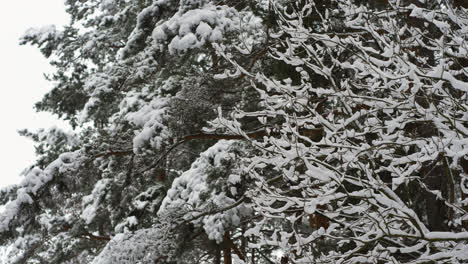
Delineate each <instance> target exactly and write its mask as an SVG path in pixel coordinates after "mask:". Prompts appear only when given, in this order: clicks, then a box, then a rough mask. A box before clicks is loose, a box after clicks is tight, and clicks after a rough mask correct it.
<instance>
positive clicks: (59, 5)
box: [0, 0, 68, 186]
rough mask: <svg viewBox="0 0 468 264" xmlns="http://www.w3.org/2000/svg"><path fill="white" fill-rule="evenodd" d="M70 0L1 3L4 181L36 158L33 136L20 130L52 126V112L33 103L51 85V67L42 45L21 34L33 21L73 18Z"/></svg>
mask: <svg viewBox="0 0 468 264" xmlns="http://www.w3.org/2000/svg"><path fill="white" fill-rule="evenodd" d="M63 2H64V0H40V1H37V0H14V1H6V2H4V3H2V8H0V34H1V35H0V40H1V41H0V77H1V82H0V86H1V89H2V94H1V96H0V120H1V129H0V146H1V148H0V166H1V168H2V169H1V173H0V186H5V185H9V184H12V183H15V182H18V181H19V174H20V172H21V171H22V170H23V169H24V168H25V167H26V166H28V165H30V164H32V163H33V161H34V148H33V143H32V141H29V140H28V139H26V138H23V137H20V136H18V133H17V130H19V129H22V128H29V129H31V130H33V131H35V130H37V129H38V128H41V127H44V128H48V127H51V126H53V125H54V123H56V122H57V121H56V119H54V118H53V117H52V116H51V115H48V114H45V113H42V114H38V113H35V111H34V110H33V105H34V103H35V102H37V101H39V100H40V98H41V97H42V96H43V95H44V94H45V93H46V92H47V91H48V90H49V89H50V87H51V84H50V83H48V82H46V81H45V80H44V77H43V73H46V72H51V67H50V66H49V65H48V63H47V61H46V60H45V59H44V58H43V57H42V55H41V54H40V52H39V50H38V49H37V48H35V47H30V46H19V45H18V39H19V37H20V36H21V35H22V34H23V33H24V32H25V31H26V30H27V29H28V28H31V27H41V26H44V25H50V24H56V25H59V26H61V25H63V24H65V23H67V21H68V18H67V16H66V13H65V11H64V5H63Z"/></svg>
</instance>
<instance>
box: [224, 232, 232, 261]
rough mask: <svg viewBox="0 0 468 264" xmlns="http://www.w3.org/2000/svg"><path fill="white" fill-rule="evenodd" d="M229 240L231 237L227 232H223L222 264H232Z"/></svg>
mask: <svg viewBox="0 0 468 264" xmlns="http://www.w3.org/2000/svg"><path fill="white" fill-rule="evenodd" d="M230 240H231V235H230V234H229V231H226V232H224V249H223V253H224V264H232V256H231V245H230V244H229V242H228V241H230Z"/></svg>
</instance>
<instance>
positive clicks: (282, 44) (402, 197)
mask: <svg viewBox="0 0 468 264" xmlns="http://www.w3.org/2000/svg"><path fill="white" fill-rule="evenodd" d="M435 2H437V1H434V5H429V4H423V3H421V2H419V1H388V3H387V4H384V3H380V2H379V3H368V4H363V5H358V4H355V3H354V2H353V1H332V2H331V3H330V4H329V5H328V4H327V5H323V6H318V5H316V1H304V2H301V3H291V4H285V3H282V2H280V1H278V2H276V3H275V5H274V10H275V14H276V15H277V16H278V17H280V21H279V23H280V28H281V30H279V32H276V33H275V35H274V36H273V39H272V42H274V43H275V45H274V46H273V47H272V48H271V49H270V51H269V53H268V55H269V56H270V57H271V58H272V59H273V60H274V61H275V62H273V64H275V63H276V64H281V65H283V67H284V68H285V69H288V71H289V72H290V73H291V74H289V76H287V78H284V77H282V75H281V74H277V75H275V74H268V73H267V72H264V71H262V70H257V72H256V71H255V70H252V72H248V71H249V70H250V69H246V68H240V67H241V66H240V65H242V64H241V63H239V62H238V61H236V60H235V58H232V57H229V55H227V54H226V55H225V56H224V57H225V58H228V59H230V60H231V62H232V63H233V65H234V66H235V67H237V68H238V70H239V71H240V72H244V73H245V75H246V76H249V78H251V81H252V86H253V88H255V89H256V90H257V92H258V94H259V96H260V99H261V102H260V105H261V106H262V109H261V110H260V111H238V112H236V113H233V114H232V115H231V118H230V119H224V118H223V117H220V118H219V119H218V120H216V121H214V122H213V123H212V124H216V126H217V127H220V126H221V127H222V126H224V127H225V128H228V129H229V130H230V131H231V132H233V133H237V134H240V135H244V136H245V135H246V133H247V132H246V131H245V130H244V123H245V121H244V120H247V119H249V118H250V119H252V118H257V119H258V120H259V122H261V123H262V124H264V125H265V126H267V130H268V131H271V133H270V135H269V136H266V137H263V138H262V139H255V140H252V144H253V146H255V147H256V149H257V150H258V151H259V153H261V154H260V155H257V156H255V157H253V158H252V159H250V165H249V166H248V170H247V171H248V172H249V174H250V176H251V177H253V178H254V179H255V181H256V186H257V188H256V189H255V190H256V192H255V193H256V194H257V195H254V196H253V197H252V199H253V201H254V204H255V205H256V207H254V208H255V209H256V211H259V212H262V214H263V215H264V216H265V217H264V219H263V220H262V221H260V222H259V223H258V225H260V226H261V227H262V228H259V227H258V226H255V227H253V228H251V230H250V231H248V232H247V233H249V234H251V235H253V236H255V237H257V239H258V241H259V242H258V243H257V246H258V247H276V248H279V249H280V250H281V251H283V252H285V253H286V254H287V255H288V257H289V258H290V259H292V260H294V262H296V263H303V262H324V263H335V262H337V263H343V262H346V263H362V262H379V261H383V262H407V261H408V262H411V261H414V262H415V263H418V262H425V261H436V262H438V263H442V262H444V263H460V262H465V261H466V260H467V255H466V254H465V253H464V252H466V250H467V249H468V243H467V236H466V235H467V234H468V233H467V232H466V231H467V228H468V225H467V221H466V220H467V215H468V213H467V209H468V208H467V206H466V198H467V193H466V191H465V190H466V187H464V184H465V182H466V180H465V177H466V173H467V171H466V170H465V169H463V166H461V164H462V163H463V164H464V163H466V155H467V153H468V152H467V151H468V145H467V144H466V142H467V135H468V133H467V132H468V130H467V120H466V110H467V109H468V108H467V107H468V105H467V96H468V94H467V92H468V90H467V88H468V74H467V72H466V70H467V67H468V65H466V54H467V48H468V46H467V37H466V36H467V35H466V30H467V28H468V20H467V19H466V11H465V10H463V9H453V8H450V7H447V6H445V4H443V3H438V4H437V3H435ZM439 2H440V1H439ZM219 51H220V52H222V49H219ZM311 128H315V129H317V128H322V129H323V130H324V133H323V136H322V137H320V138H312V137H310V135H308V134H307V133H304V131H307V129H311ZM465 166H466V165H465ZM319 218H321V219H322V220H321V221H317V219H319ZM278 219H286V227H283V228H282V229H281V230H278V229H277V228H275V227H276V226H277V225H278V221H279V220H278ZM411 263H413V262H411Z"/></svg>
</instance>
